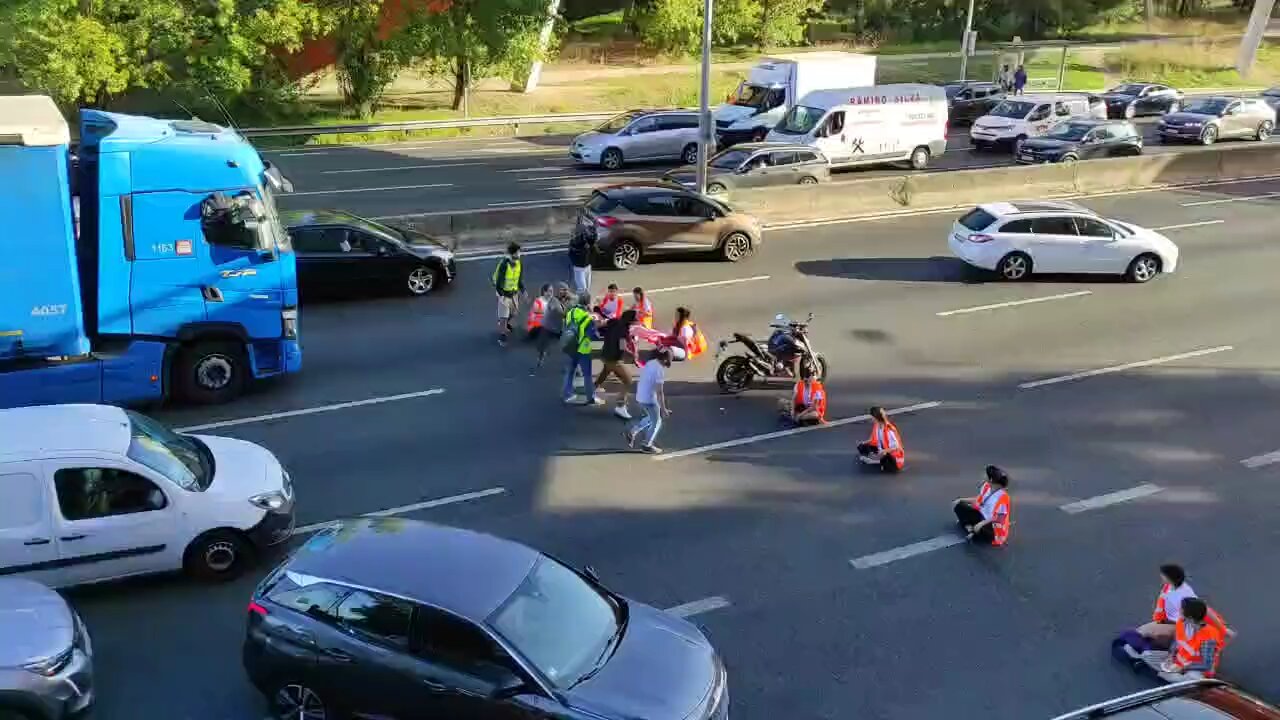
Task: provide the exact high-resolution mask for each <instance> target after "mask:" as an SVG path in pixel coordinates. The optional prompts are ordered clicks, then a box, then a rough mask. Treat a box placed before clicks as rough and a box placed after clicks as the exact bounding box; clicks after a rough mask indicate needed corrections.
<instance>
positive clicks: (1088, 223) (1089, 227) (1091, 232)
mask: <svg viewBox="0 0 1280 720" xmlns="http://www.w3.org/2000/svg"><path fill="white" fill-rule="evenodd" d="M1075 221H1076V232H1077V233H1079V234H1080V235H1082V236H1083V237H1094V238H1109V237H1114V236H1115V233H1114V232H1112V230H1111V228H1110V227H1107V224H1106V223H1104V222H1102V221H1101V220H1094V219H1093V218H1082V217H1078V218H1076V219H1075Z"/></svg>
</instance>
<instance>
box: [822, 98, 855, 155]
mask: <svg viewBox="0 0 1280 720" xmlns="http://www.w3.org/2000/svg"><path fill="white" fill-rule="evenodd" d="M844 121H845V117H844V111H843V110H836V111H834V112H831V113H829V114H828V115H827V116H826V117H825V118H823V120H822V125H821V126H819V130H818V134H817V135H816V136H815V138H814V141H813V144H814V146H816V147H817V148H818V150H820V151H822V154H823V155H826V156H827V157H828V158H830V159H831V162H832V163H833V164H836V165H838V164H840V163H842V162H847V161H848V160H849V159H850V157H851V154H852V153H851V150H850V148H849V146H848V145H847V144H846V142H845V133H844Z"/></svg>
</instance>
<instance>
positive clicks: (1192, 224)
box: [1152, 220, 1226, 232]
mask: <svg viewBox="0 0 1280 720" xmlns="http://www.w3.org/2000/svg"><path fill="white" fill-rule="evenodd" d="M1224 222H1226V220H1201V221H1200V222H1189V223H1179V224H1177V225H1165V226H1164V227H1158V228H1152V230H1156V231H1159V232H1165V231H1168V230H1186V229H1187V228H1197V227H1204V226H1206V225H1221V224H1222V223H1224Z"/></svg>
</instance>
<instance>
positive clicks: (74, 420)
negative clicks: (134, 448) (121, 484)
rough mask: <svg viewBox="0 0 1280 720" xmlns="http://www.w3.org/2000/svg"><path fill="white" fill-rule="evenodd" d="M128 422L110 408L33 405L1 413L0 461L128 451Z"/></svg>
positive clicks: (125, 417)
mask: <svg viewBox="0 0 1280 720" xmlns="http://www.w3.org/2000/svg"><path fill="white" fill-rule="evenodd" d="M130 425H131V423H130V422H129V418H128V417H127V416H126V415H125V414H124V411H123V410H121V409H120V408H118V407H112V406H110V405H36V406H34V407H20V408H12V409H9V410H0V438H4V441H3V449H0V460H4V459H8V460H16V459H31V458H36V457H43V456H48V455H53V454H66V453H72V452H93V453H110V454H120V453H123V452H125V451H126V450H128V449H129V441H130V438H131V436H132V432H131V430H130Z"/></svg>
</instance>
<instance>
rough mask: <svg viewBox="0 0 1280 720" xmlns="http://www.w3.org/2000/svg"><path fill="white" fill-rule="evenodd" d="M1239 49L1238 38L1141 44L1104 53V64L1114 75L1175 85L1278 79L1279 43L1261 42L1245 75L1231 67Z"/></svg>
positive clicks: (1254, 82)
mask: <svg viewBox="0 0 1280 720" xmlns="http://www.w3.org/2000/svg"><path fill="white" fill-rule="evenodd" d="M1238 48H1239V42H1238V41H1225V42H1223V41H1211V40H1210V41H1205V40H1197V41H1194V42H1189V43H1180V44H1173V43H1161V44H1159V45H1142V46H1137V47H1133V48H1126V49H1124V50H1117V51H1115V52H1109V53H1107V54H1106V55H1105V56H1104V58H1103V66H1104V67H1105V68H1106V70H1107V72H1108V73H1110V74H1112V75H1114V76H1117V77H1121V78H1134V79H1141V80H1147V81H1151V82H1159V83H1164V84H1166V85H1170V86H1172V87H1176V88H1189V87H1249V86H1255V87H1256V86H1260V85H1272V84H1275V83H1277V82H1280V44H1277V43H1275V42H1267V43H1264V44H1263V46H1262V47H1260V48H1259V49H1258V57H1257V60H1256V62H1255V63H1254V67H1253V71H1252V72H1250V74H1249V75H1248V76H1247V77H1245V76H1241V75H1240V73H1239V72H1237V71H1236V69H1235V67H1234V66H1235V61H1236V52H1237V50H1238Z"/></svg>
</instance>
